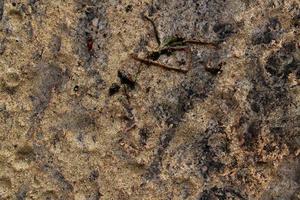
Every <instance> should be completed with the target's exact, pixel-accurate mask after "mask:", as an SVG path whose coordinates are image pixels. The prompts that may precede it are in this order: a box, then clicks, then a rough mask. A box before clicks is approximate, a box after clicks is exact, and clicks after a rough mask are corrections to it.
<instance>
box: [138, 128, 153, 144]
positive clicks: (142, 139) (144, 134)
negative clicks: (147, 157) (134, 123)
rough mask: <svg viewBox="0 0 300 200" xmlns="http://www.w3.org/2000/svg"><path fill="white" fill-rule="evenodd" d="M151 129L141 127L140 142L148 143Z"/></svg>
mask: <svg viewBox="0 0 300 200" xmlns="http://www.w3.org/2000/svg"><path fill="white" fill-rule="evenodd" d="M150 134H151V133H150V130H149V129H148V128H142V129H140V131H139V135H140V143H141V144H142V145H146V144H147V141H148V138H149V136H150Z"/></svg>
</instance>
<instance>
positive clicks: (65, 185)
mask: <svg viewBox="0 0 300 200" xmlns="http://www.w3.org/2000/svg"><path fill="white" fill-rule="evenodd" d="M43 169H44V170H45V171H47V172H49V173H50V174H51V175H52V177H53V178H54V179H55V180H57V182H58V183H59V184H60V186H61V189H62V190H63V191H68V192H70V191H73V186H72V184H71V183H69V181H67V180H66V178H65V177H64V175H63V174H62V173H61V171H60V170H59V169H57V168H54V167H52V166H50V165H48V164H45V165H44V166H43Z"/></svg>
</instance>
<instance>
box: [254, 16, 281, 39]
mask: <svg viewBox="0 0 300 200" xmlns="http://www.w3.org/2000/svg"><path fill="white" fill-rule="evenodd" d="M261 29H262V30H261V32H258V33H255V34H254V35H253V36H252V44H253V45H259V44H269V43H271V41H272V40H275V39H276V38H277V36H278V35H279V34H280V29H281V23H280V21H279V20H278V18H270V19H269V21H268V23H267V24H266V25H265V26H264V27H263V28H261Z"/></svg>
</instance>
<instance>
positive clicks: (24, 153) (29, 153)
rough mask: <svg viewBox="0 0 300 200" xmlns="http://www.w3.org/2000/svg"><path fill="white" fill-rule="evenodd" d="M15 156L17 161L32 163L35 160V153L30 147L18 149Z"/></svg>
mask: <svg viewBox="0 0 300 200" xmlns="http://www.w3.org/2000/svg"><path fill="white" fill-rule="evenodd" d="M16 156H17V158H18V159H21V160H26V161H33V160H35V152H34V149H33V148H32V147H31V146H23V147H21V148H19V149H18V151H17V153H16Z"/></svg>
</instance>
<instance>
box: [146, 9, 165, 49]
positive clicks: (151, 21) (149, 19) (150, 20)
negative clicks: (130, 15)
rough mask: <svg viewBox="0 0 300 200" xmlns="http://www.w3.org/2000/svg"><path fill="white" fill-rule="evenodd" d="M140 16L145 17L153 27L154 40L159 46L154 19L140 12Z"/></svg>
mask: <svg viewBox="0 0 300 200" xmlns="http://www.w3.org/2000/svg"><path fill="white" fill-rule="evenodd" d="M142 17H143V18H145V19H146V20H147V21H149V22H150V23H151V25H152V27H153V30H154V35H155V39H156V42H157V44H158V46H160V44H161V42H160V38H159V33H158V31H157V28H156V25H155V23H154V21H153V20H152V19H151V18H150V17H148V16H146V15H145V14H142Z"/></svg>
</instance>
